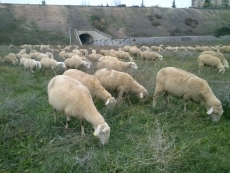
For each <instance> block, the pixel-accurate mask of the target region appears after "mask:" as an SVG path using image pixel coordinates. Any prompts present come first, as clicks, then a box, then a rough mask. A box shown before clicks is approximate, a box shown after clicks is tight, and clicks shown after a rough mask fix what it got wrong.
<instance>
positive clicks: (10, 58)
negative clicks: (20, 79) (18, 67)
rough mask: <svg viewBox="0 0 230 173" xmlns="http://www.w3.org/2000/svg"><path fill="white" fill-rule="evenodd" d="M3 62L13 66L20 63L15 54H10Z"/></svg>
mask: <svg viewBox="0 0 230 173" xmlns="http://www.w3.org/2000/svg"><path fill="white" fill-rule="evenodd" d="M3 61H4V62H5V63H9V64H13V65H15V64H17V63H18V59H17V58H16V55H15V54H14V53H9V54H8V55H6V56H4V58H3Z"/></svg>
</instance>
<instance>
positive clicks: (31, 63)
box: [20, 59, 42, 73]
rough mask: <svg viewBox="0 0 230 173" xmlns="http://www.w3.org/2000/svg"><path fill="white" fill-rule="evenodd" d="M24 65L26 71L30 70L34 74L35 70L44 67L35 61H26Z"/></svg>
mask: <svg viewBox="0 0 230 173" xmlns="http://www.w3.org/2000/svg"><path fill="white" fill-rule="evenodd" d="M20 62H21V61H20ZM23 65H24V68H25V69H26V71H27V70H30V71H31V72H32V73H34V70H35V69H36V68H41V67H42V66H41V62H40V61H36V60H34V59H24V62H23Z"/></svg>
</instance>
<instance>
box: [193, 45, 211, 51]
mask: <svg viewBox="0 0 230 173" xmlns="http://www.w3.org/2000/svg"><path fill="white" fill-rule="evenodd" d="M211 50H212V49H211V48H210V47H208V46H196V47H195V51H196V52H204V51H211Z"/></svg>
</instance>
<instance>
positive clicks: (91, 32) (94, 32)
mask: <svg viewBox="0 0 230 173" xmlns="http://www.w3.org/2000/svg"><path fill="white" fill-rule="evenodd" d="M77 32H78V35H79V36H80V35H81V34H88V35H91V36H92V37H93V39H94V40H101V39H104V40H106V39H111V38H112V37H111V36H109V35H106V34H104V33H103V32H100V31H97V30H77Z"/></svg>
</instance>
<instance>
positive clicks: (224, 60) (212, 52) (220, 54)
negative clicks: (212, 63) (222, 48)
mask: <svg viewBox="0 0 230 173" xmlns="http://www.w3.org/2000/svg"><path fill="white" fill-rule="evenodd" d="M201 54H209V55H212V56H215V57H217V58H219V59H220V61H221V63H222V64H223V66H224V68H229V66H228V61H227V60H226V58H225V57H224V55H223V54H222V53H219V52H215V51H204V52H202V53H201Z"/></svg>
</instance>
